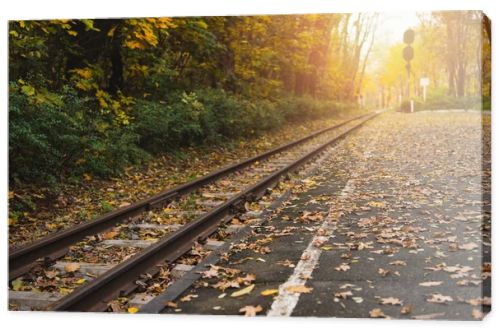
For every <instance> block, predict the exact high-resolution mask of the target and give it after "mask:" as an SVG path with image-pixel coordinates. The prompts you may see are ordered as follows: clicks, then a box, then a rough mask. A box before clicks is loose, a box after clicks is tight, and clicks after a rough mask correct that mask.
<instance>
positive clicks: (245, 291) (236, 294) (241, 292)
mask: <svg viewBox="0 0 500 334" xmlns="http://www.w3.org/2000/svg"><path fill="white" fill-rule="evenodd" d="M253 288H255V284H251V285H249V286H247V287H246V288H243V289H241V290H238V291H235V292H233V293H232V294H231V297H240V296H243V295H248V294H249V293H250V292H252V290H253Z"/></svg>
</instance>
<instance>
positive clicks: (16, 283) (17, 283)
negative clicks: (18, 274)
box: [12, 278, 24, 291]
mask: <svg viewBox="0 0 500 334" xmlns="http://www.w3.org/2000/svg"><path fill="white" fill-rule="evenodd" d="M23 285H24V282H23V280H22V279H20V278H16V279H15V280H13V281H12V289H13V290H14V291H20V290H21V288H22V287H23Z"/></svg>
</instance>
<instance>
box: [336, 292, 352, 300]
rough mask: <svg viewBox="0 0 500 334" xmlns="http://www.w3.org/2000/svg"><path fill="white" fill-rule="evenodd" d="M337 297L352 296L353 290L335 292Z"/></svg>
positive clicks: (345, 297)
mask: <svg viewBox="0 0 500 334" xmlns="http://www.w3.org/2000/svg"><path fill="white" fill-rule="evenodd" d="M335 297H337V298H342V299H347V298H349V297H352V292H351V291H340V292H335Z"/></svg>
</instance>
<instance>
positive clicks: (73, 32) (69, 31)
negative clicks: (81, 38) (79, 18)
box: [68, 30, 78, 36]
mask: <svg viewBox="0 0 500 334" xmlns="http://www.w3.org/2000/svg"><path fill="white" fill-rule="evenodd" d="M68 34H69V35H71V36H76V35H78V33H77V32H76V31H74V30H68Z"/></svg>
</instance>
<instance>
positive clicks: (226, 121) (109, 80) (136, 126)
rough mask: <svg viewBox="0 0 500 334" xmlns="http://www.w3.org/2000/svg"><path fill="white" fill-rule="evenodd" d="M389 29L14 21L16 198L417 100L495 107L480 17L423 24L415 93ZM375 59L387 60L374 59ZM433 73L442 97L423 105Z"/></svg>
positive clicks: (316, 23) (320, 22) (426, 19)
mask: <svg viewBox="0 0 500 334" xmlns="http://www.w3.org/2000/svg"><path fill="white" fill-rule="evenodd" d="M464 15H465V16H464ZM379 22H380V15H379V14H376V13H355V14H321V15H320V14H317V15H313V14H311V15H274V16H221V17H185V18H184V17H179V18H130V19H81V20H73V19H67V20H62V19H61V20H46V21H10V23H9V164H10V172H9V181H10V183H11V186H12V187H22V186H23V185H25V184H45V185H46V184H48V185H51V184H52V185H53V184H57V183H59V182H61V181H64V180H68V179H72V178H73V179H74V180H79V179H81V178H82V176H83V177H84V178H92V177H101V178H106V177H110V176H113V175H118V174H119V173H120V172H122V171H123V169H124V168H125V167H127V166H130V165H134V164H135V165H136V164H141V163H142V162H144V161H146V160H148V159H150V158H151V157H154V156H157V155H161V154H172V153H173V152H176V151H177V150H179V149H180V148H182V147H189V146H200V145H212V144H222V143H225V142H227V141H228V140H229V141H230V140H233V139H241V138H251V137H255V136H258V135H261V134H264V133H267V132H269V131H273V130H275V129H278V128H281V127H283V126H285V125H287V124H297V123H300V122H302V121H304V120H310V119H320V118H322V117H330V116H332V115H335V114H336V113H339V112H345V111H349V110H354V109H360V108H385V107H389V106H395V105H397V104H401V103H402V100H403V99H404V98H405V97H407V96H409V95H411V96H413V97H414V98H415V99H416V100H417V102H418V103H419V106H420V107H421V108H423V107H424V106H425V107H427V108H442V107H463V106H464V105H467V107H473V106H475V104H476V102H477V99H478V98H479V99H481V98H482V99H483V102H485V105H486V108H488V106H487V104H488V103H489V102H488V101H489V97H490V96H491V88H490V84H489V82H490V76H489V75H490V74H489V73H490V66H491V65H490V63H491V56H490V55H489V52H490V51H489V48H490V46H489V41H490V39H491V37H490V34H491V32H490V31H491V29H490V28H489V21H488V20H484V19H483V16H482V14H480V13H479V12H449V13H447V12H443V13H440V12H438V13H432V14H428V15H422V17H421V23H420V25H419V26H418V27H416V28H415V29H416V33H417V39H416V42H415V45H414V48H415V54H416V58H415V60H414V61H413V64H412V66H413V67H412V68H413V70H412V79H411V80H412V85H411V87H412V88H411V89H412V91H411V92H405V87H406V81H405V80H407V78H406V76H405V75H406V72H405V70H404V66H405V64H404V61H403V59H402V57H401V49H402V44H395V45H389V46H383V45H382V46H381V44H377V43H378V42H377V38H376V31H377V25H378V24H379ZM463 22H466V24H463ZM474 27H479V28H480V29H475V28H474ZM477 31H479V32H477ZM474 33H478V34H480V35H481V38H477V39H475V40H474V39H472V38H471V36H473V34H474ZM471 40H472V41H473V42H469V41H471ZM474 41H476V42H474ZM477 41H479V42H477ZM461 43H462V44H461ZM377 47H379V48H385V49H387V50H388V52H387V55H386V56H384V58H383V59H378V60H376V61H373V60H371V59H370V55H371V53H372V51H373V50H374V49H376V48H377ZM430 55H432V56H430ZM373 64H378V66H377V65H373ZM424 75H425V76H428V77H430V78H431V81H432V83H433V85H434V87H435V89H433V91H432V94H431V95H430V96H429V98H428V100H427V101H426V102H425V103H424V102H423V101H421V91H420V88H419V86H418V80H419V78H420V77H421V76H424ZM471 77H472V78H473V79H472V80H470V79H469V78H471ZM478 79H479V80H478ZM479 107H481V106H479Z"/></svg>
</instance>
